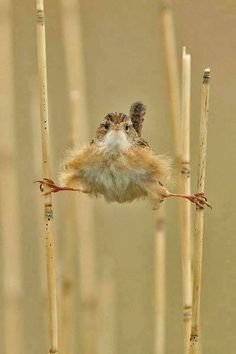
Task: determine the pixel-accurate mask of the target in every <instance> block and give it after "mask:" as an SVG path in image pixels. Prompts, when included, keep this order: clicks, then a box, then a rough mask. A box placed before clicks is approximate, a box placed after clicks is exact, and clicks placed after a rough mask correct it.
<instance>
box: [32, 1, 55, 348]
mask: <svg viewBox="0 0 236 354" xmlns="http://www.w3.org/2000/svg"><path fill="white" fill-rule="evenodd" d="M36 16H37V44H38V72H39V87H40V117H41V136H42V164H43V177H46V178H49V176H50V155H49V122H48V93H47V68H46V40H45V17H44V6H43V0H36ZM47 191H48V188H47V187H45V192H47ZM52 217H53V210H52V198H51V194H48V195H45V196H44V225H45V231H44V237H45V246H46V268H47V287H48V304H49V306H48V310H49V351H50V353H58V333H57V296H56V277H55V258H54V240H53V235H52Z"/></svg>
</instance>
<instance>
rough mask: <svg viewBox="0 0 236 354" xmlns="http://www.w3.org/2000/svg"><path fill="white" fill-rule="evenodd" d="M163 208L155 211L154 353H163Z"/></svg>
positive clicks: (164, 309) (164, 276)
mask: <svg viewBox="0 0 236 354" xmlns="http://www.w3.org/2000/svg"><path fill="white" fill-rule="evenodd" d="M164 227H165V209H164V207H161V208H160V209H159V210H157V212H156V232H155V336H154V338H155V350H154V353H155V354H164V353H165V336H166V335H165V312H166V306H165V304H166V291H165V290H166V288H165V286H166V284H165V283H166V282H165V278H166V259H165V258H166V240H165V229H164Z"/></svg>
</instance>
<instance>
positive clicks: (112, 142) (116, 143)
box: [95, 112, 138, 151]
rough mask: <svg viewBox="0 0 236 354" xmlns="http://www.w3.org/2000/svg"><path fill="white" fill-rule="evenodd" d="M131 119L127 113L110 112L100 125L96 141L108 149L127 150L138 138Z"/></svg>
mask: <svg viewBox="0 0 236 354" xmlns="http://www.w3.org/2000/svg"><path fill="white" fill-rule="evenodd" d="M137 138H138V134H137V132H136V131H135V129H134V127H133V124H132V121H131V119H130V118H129V117H128V116H127V115H126V114H125V113H117V112H113V113H108V114H107V115H106V116H105V118H104V120H103V121H102V123H101V124H100V125H99V127H98V130H97V133H96V137H95V141H96V142H97V144H98V145H99V146H101V147H103V148H104V149H106V150H112V151H114V150H127V149H129V148H130V147H131V146H132V145H133V144H134V142H135V141H136V140H137Z"/></svg>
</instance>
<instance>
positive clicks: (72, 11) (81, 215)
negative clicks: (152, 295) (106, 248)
mask: <svg viewBox="0 0 236 354" xmlns="http://www.w3.org/2000/svg"><path fill="white" fill-rule="evenodd" d="M79 5H80V3H79V1H77V0H61V9H62V17H61V20H62V33H63V46H64V54H65V65H66V78H67V85H68V99H69V111H70V120H69V124H70V133H69V144H70V145H72V146H75V145H76V144H77V143H78V141H79V142H81V141H87V140H88V138H89V137H88V135H89V134H88V130H89V126H88V119H87V110H86V84H85V75H84V71H85V70H84V61H83V41H82V35H81V26H80V6H79ZM78 14H79V16H78ZM66 210H67V211H66V213H67V220H68V222H67V224H68V225H70V227H69V228H68V229H67V232H66V233H65V239H64V244H65V252H64V255H65V258H64V267H63V268H64V276H63V278H64V280H63V284H64V285H63V288H64V290H63V298H62V300H63V303H64V305H65V307H64V309H63V314H62V315H63V318H64V320H63V319H62V328H61V333H62V349H63V348H65V349H63V350H67V351H68V350H69V349H70V348H71V345H70V339H71V338H69V336H71V330H70V329H72V328H73V324H72V323H71V321H74V320H75V322H76V318H75V319H74V318H73V315H74V314H76V316H77V320H78V322H79V323H78V325H79V326H81V324H82V326H81V327H80V328H81V329H82V335H81V336H76V338H75V340H76V341H79V339H81V340H82V342H83V343H79V344H78V343H77V345H76V343H75V345H76V347H78V346H79V347H80V348H81V347H83V352H84V353H85V354H91V353H94V352H95V346H96V307H97V299H96V276H95V259H94V258H95V257H94V240H93V233H92V231H93V211H92V205H91V201H90V200H89V199H88V197H87V196H83V195H80V196H79V197H78V195H77V194H75V193H74V194H70V195H68V196H67V208H66ZM71 225H73V226H71ZM75 251H76V252H75ZM73 252H74V255H75V253H76V254H77V255H79V257H76V260H75V262H74V263H73ZM76 262H77V265H78V268H79V279H80V284H79V286H76V283H75V280H76V274H78V273H77V270H76V269H75V263H76ZM68 285H69V286H68ZM78 289H79V291H80V294H81V300H82V308H81V310H82V313H79V314H78V312H77V311H73V303H72V295H73V293H75V292H76V290H78ZM74 303H75V302H74ZM77 306H78V303H77ZM65 319H66V322H65Z"/></svg>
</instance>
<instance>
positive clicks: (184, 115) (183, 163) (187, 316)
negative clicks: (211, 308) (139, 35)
mask: <svg viewBox="0 0 236 354" xmlns="http://www.w3.org/2000/svg"><path fill="white" fill-rule="evenodd" d="M190 79H191V56H190V55H189V54H186V51H185V47H184V48H183V58H182V111H181V143H182V146H181V155H180V176H179V179H180V191H181V193H184V194H190ZM190 207H191V206H190V203H188V202H186V201H185V200H181V201H180V212H181V225H180V230H181V259H182V282H183V321H184V353H185V354H188V351H189V338H190V332H191V319H192V274H191V273H192V272H191V213H190V211H191V210H190Z"/></svg>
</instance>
